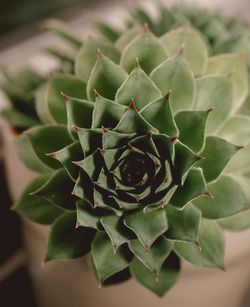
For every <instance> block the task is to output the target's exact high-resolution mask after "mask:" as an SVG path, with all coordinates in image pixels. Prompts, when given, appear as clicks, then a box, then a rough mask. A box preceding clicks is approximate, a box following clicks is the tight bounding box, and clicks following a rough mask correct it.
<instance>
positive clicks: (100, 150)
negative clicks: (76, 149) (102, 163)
mask: <svg viewBox="0 0 250 307" xmlns="http://www.w3.org/2000/svg"><path fill="white" fill-rule="evenodd" d="M97 150H98V151H99V153H100V154H101V155H102V156H104V154H105V150H104V149H102V148H97Z"/></svg>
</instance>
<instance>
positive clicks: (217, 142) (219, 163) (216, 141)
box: [198, 136, 240, 182]
mask: <svg viewBox="0 0 250 307" xmlns="http://www.w3.org/2000/svg"><path fill="white" fill-rule="evenodd" d="M239 149H240V148H239V147H237V146H235V145H233V144H231V143H229V142H227V141H226V140H224V139H221V138H218V137H216V136H209V137H207V138H206V145H205V148H204V151H203V152H202V156H204V157H205V159H204V160H201V161H199V162H198V165H199V166H200V167H201V168H202V169H203V172H204V176H205V178H206V181H207V182H211V181H214V180H216V179H217V178H218V177H219V176H220V174H221V173H222V171H223V169H224V168H225V166H226V165H227V164H228V162H229V161H230V160H231V158H232V157H233V155H234V154H235V153H236V152H237V151H238V150H239ZM211 166H213V167H211Z"/></svg>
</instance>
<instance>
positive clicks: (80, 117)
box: [66, 98, 94, 135]
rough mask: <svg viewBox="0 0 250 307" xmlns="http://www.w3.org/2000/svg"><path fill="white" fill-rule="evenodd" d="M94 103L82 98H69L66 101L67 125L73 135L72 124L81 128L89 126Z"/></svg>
mask: <svg viewBox="0 0 250 307" xmlns="http://www.w3.org/2000/svg"><path fill="white" fill-rule="evenodd" d="M93 110H94V103H93V102H89V101H87V100H83V99H75V98H69V99H68V100H67V102H66V111H67V125H68V130H69V132H70V133H71V134H72V135H75V131H74V130H73V127H72V126H73V125H74V126H78V127H81V128H90V127H91V125H92V114H93Z"/></svg>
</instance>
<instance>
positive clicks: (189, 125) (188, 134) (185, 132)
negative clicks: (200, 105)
mask: <svg viewBox="0 0 250 307" xmlns="http://www.w3.org/2000/svg"><path fill="white" fill-rule="evenodd" d="M209 112H210V110H208V111H182V112H179V113H177V114H176V116H175V122H176V125H177V127H178V129H179V131H180V135H179V140H180V141H181V142H182V143H184V144H185V145H187V146H188V147H189V148H190V149H192V150H193V151H194V152H199V151H201V150H202V149H203V147H204V145H205V129H206V122H207V118H208V114H209Z"/></svg>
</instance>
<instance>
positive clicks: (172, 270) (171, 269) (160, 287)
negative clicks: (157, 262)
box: [130, 255, 180, 296]
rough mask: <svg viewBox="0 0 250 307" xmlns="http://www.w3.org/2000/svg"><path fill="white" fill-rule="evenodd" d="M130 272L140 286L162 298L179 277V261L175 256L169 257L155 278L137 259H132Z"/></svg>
mask: <svg viewBox="0 0 250 307" xmlns="http://www.w3.org/2000/svg"><path fill="white" fill-rule="evenodd" d="M130 271H131V274H132V275H133V277H134V278H135V279H136V280H137V281H138V282H139V283H140V284H142V285H143V286H144V287H146V288H148V289H149V290H151V291H152V292H154V293H155V294H157V295H158V296H163V295H164V294H165V293H166V292H167V291H168V290H169V289H170V288H171V287H172V286H173V285H174V284H175V283H176V281H177V279H178V277H179V272H180V261H179V259H178V258H177V257H176V256H175V255H171V256H170V257H169V258H168V259H167V261H166V262H165V263H164V264H163V266H162V268H161V271H160V273H159V276H158V277H157V278H156V277H155V276H154V274H153V273H152V272H151V271H150V270H149V269H148V268H147V267H145V265H144V264H143V263H142V262H141V261H140V260H138V259H137V258H134V259H133V261H132V262H131V264H130Z"/></svg>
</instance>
